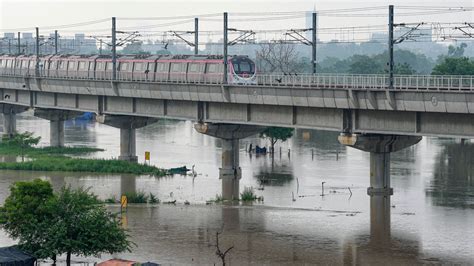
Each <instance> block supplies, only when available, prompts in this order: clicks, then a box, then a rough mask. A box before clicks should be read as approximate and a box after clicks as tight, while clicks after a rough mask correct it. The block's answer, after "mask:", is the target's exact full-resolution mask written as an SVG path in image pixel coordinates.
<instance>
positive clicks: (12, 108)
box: [0, 103, 28, 138]
mask: <svg viewBox="0 0 474 266" xmlns="http://www.w3.org/2000/svg"><path fill="white" fill-rule="evenodd" d="M27 109H28V107H25V106H19V105H12V104H3V103H2V104H0V112H1V113H2V114H3V137H8V138H12V137H13V135H15V133H16V114H19V113H22V112H24V111H26V110H27Z"/></svg>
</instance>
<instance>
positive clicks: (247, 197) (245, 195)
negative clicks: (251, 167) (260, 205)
mask: <svg viewBox="0 0 474 266" xmlns="http://www.w3.org/2000/svg"><path fill="white" fill-rule="evenodd" d="M240 199H241V200H242V201H255V200H257V195H255V192H254V190H253V188H251V187H246V188H245V189H244V192H242V193H240Z"/></svg>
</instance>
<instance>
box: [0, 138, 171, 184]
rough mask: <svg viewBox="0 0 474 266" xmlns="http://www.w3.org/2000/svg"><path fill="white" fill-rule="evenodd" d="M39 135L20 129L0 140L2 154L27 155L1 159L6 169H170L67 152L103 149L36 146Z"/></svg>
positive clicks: (158, 171)
mask: <svg viewBox="0 0 474 266" xmlns="http://www.w3.org/2000/svg"><path fill="white" fill-rule="evenodd" d="M38 142H39V137H34V136H33V134H32V133H30V132H24V133H17V134H16V135H15V136H14V137H13V138H8V139H7V138H5V139H3V141H2V142H1V143H0V154H1V155H13V156H18V155H21V156H22V157H24V156H27V157H29V158H30V159H31V160H29V161H26V162H24V161H23V160H22V162H0V169H2V170H24V171H61V172H94V173H122V174H135V175H153V176H164V175H166V171H165V170H163V169H160V168H157V167H154V166H150V165H143V164H137V163H131V162H126V161H121V160H105V159H84V158H71V157H68V156H66V155H83V154H87V153H92V152H97V151H103V150H102V149H98V148H88V147H34V146H33V145H36V144H38Z"/></svg>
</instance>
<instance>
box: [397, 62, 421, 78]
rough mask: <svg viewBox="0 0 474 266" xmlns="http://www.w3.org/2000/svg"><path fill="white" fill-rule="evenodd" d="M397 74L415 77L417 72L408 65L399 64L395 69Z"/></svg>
mask: <svg viewBox="0 0 474 266" xmlns="http://www.w3.org/2000/svg"><path fill="white" fill-rule="evenodd" d="M394 72H395V74H398V75H413V74H415V73H416V71H415V70H414V69H413V68H412V67H411V66H410V65H409V64H408V63H403V64H397V65H396V66H395V69H394Z"/></svg>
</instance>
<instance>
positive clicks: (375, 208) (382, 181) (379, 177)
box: [338, 134, 421, 243]
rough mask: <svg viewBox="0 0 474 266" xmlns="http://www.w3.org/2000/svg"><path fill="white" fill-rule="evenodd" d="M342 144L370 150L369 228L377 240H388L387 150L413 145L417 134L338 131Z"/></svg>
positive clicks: (385, 241)
mask: <svg viewBox="0 0 474 266" xmlns="http://www.w3.org/2000/svg"><path fill="white" fill-rule="evenodd" d="M338 140H339V142H340V143H341V144H343V145H346V146H349V147H353V148H356V149H359V150H363V151H367V152H370V187H369V188H367V194H368V195H369V196H370V231H371V234H370V235H371V237H372V238H374V239H372V240H374V241H376V242H377V243H387V242H389V241H390V208H391V206H390V196H391V195H393V189H392V188H391V187H390V153H391V152H395V151H399V150H401V149H404V148H407V147H409V146H412V145H415V144H417V143H418V142H419V141H420V140H421V137H418V136H400V135H378V134H377V135H356V134H354V135H351V134H341V135H340V136H339V138H338Z"/></svg>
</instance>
